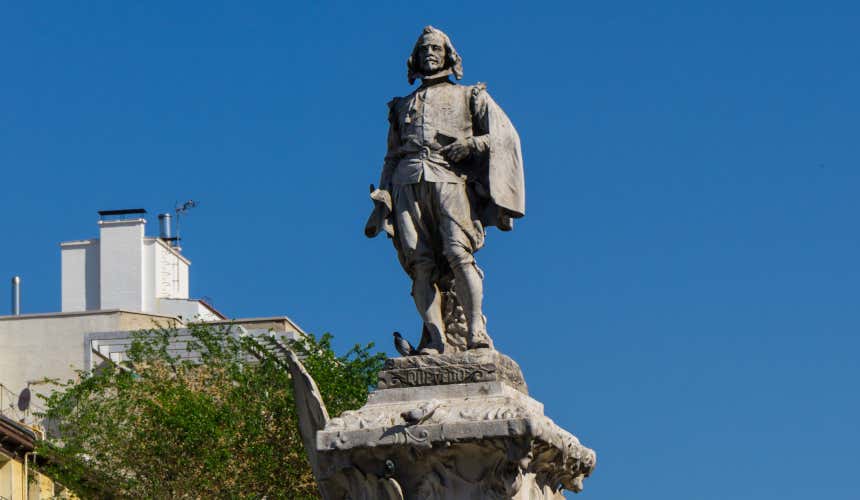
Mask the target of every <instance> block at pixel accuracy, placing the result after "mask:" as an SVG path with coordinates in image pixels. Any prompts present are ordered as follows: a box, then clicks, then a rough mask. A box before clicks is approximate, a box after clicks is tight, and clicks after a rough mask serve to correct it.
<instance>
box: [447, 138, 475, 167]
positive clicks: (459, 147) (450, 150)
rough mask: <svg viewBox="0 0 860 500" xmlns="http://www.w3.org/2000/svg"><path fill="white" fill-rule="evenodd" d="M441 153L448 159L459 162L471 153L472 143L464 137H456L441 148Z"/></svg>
mask: <svg viewBox="0 0 860 500" xmlns="http://www.w3.org/2000/svg"><path fill="white" fill-rule="evenodd" d="M442 154H443V155H445V158H448V160H450V161H453V162H455V163H456V162H460V161H463V160H465V159H466V158H468V157H469V155H470V154H472V145H471V144H470V143H469V141H467V140H465V139H457V141H456V142H452V143H451V144H449V145H447V146H445V147H444V148H442Z"/></svg>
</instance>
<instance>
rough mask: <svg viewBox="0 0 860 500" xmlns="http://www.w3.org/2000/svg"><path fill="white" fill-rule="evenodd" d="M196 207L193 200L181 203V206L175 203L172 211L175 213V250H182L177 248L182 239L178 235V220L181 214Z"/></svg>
mask: <svg viewBox="0 0 860 500" xmlns="http://www.w3.org/2000/svg"><path fill="white" fill-rule="evenodd" d="M197 205H198V203H197V202H196V201H194V200H188V201H186V202H185V203H183V204H182V205H181V206H180V205H179V202H176V205H175V208H174V209H173V211H174V212H176V246H177V250H181V249H182V247H180V246H179V245H180V243H179V242H180V241H182V237H181V235H180V233H179V219H181V217H180V216H181V215H182V214H184V213H186V212H188V211H189V210H191V209H192V208H194V207H196V206H197Z"/></svg>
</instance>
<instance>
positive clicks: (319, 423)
mask: <svg viewBox="0 0 860 500" xmlns="http://www.w3.org/2000/svg"><path fill="white" fill-rule="evenodd" d="M287 360H288V362H289V365H290V375H291V376H292V379H293V394H294V395H295V398H296V413H297V414H298V417H299V432H300V433H301V435H302V442H303V443H304V445H305V451H306V452H307V454H308V459H309V460H310V462H311V468H312V469H313V471H314V477H316V478H317V481H319V478H320V466H319V460H318V457H317V431H319V430H322V429H324V428H325V426H326V424H328V421H329V418H328V411H327V410H326V408H325V403H324V402H323V400H322V396H321V395H320V391H319V389H318V388H317V384H316V382H314V379H313V378H312V377H311V375H310V374H309V373H308V372H307V370H305V367H304V365H302V362H301V361H299V358H298V357H296V355H295V353H294V352H292V351H289V352H288V356H287Z"/></svg>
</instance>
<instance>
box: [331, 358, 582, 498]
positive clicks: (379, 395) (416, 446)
mask: <svg viewBox="0 0 860 500" xmlns="http://www.w3.org/2000/svg"><path fill="white" fill-rule="evenodd" d="M316 452H317V462H318V464H317V468H316V469H317V479H318V481H319V483H320V486H321V490H322V492H323V495H324V496H325V497H327V498H350V499H377V498H384V499H413V498H414V499H428V498H432V499H462V498H474V499H479V498H480V499H484V498H497V499H543V498H559V499H560V498H564V496H563V494H562V490H563V489H568V490H572V491H580V490H581V489H582V481H583V479H584V478H586V477H587V476H588V475H589V474H590V473H591V471H592V470H593V469H594V465H595V461H596V457H595V454H594V452H593V451H592V450H590V449H588V448H586V447H584V446H582V445H581V444H580V443H579V440H577V439H576V437H574V436H573V435H572V434H570V433H568V432H567V431H565V430H563V429H561V428H560V427H558V426H557V425H556V424H555V423H553V421H552V420H550V419H549V418H547V417H546V416H544V413H543V405H542V404H541V403H539V402H538V401H536V400H534V399H532V398H531V397H529V396H528V391H527V389H526V384H525V381H524V379H523V376H522V372H521V371H520V369H519V366H517V364H516V363H515V362H514V361H513V360H511V359H510V358H508V357H507V356H504V355H502V354H500V353H499V352H497V351H494V350H489V349H480V350H475V351H467V352H463V353H458V354H452V355H440V356H410V357H405V358H394V359H389V360H388V362H387V363H386V367H385V369H384V370H383V371H381V372H380V374H379V389H378V390H377V391H375V392H373V393H372V394H371V395H370V398H369V400H368V402H367V404H366V405H365V406H363V407H362V408H360V409H359V410H357V411H354V412H346V413H344V414H343V415H341V416H340V417H338V418H334V419H331V420H330V421H328V422H327V423H326V425H325V427H324V428H323V429H322V430H319V431H318V432H317V433H316Z"/></svg>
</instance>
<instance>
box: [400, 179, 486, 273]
mask: <svg viewBox="0 0 860 500" xmlns="http://www.w3.org/2000/svg"><path fill="white" fill-rule="evenodd" d="M393 191H394V192H393V198H394V199H393V202H394V231H395V238H396V241H395V246H396V247H397V250H398V253H399V257H400V263H401V264H402V265H403V268H404V269H405V270H406V272H407V273H408V274H409V275H410V276H411V277H412V278H413V279H415V277H416V275H422V276H433V277H438V275H439V273H440V267H441V266H440V264H441V265H444V263H446V262H447V264H448V265H449V266H450V267H451V268H452V269H456V268H458V267H461V266H467V265H471V264H474V262H475V258H474V257H473V255H472V254H474V253H475V252H476V251H477V250H478V249H479V248H481V246H482V245H483V243H484V231H483V229H482V228H481V225H480V222H478V221H477V220H475V218H473V217H472V214H471V207H470V204H469V197H468V195H467V193H466V185H465V184H455V183H442V182H425V181H421V182H419V183H417V184H403V185H395V186H394V188H393Z"/></svg>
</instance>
